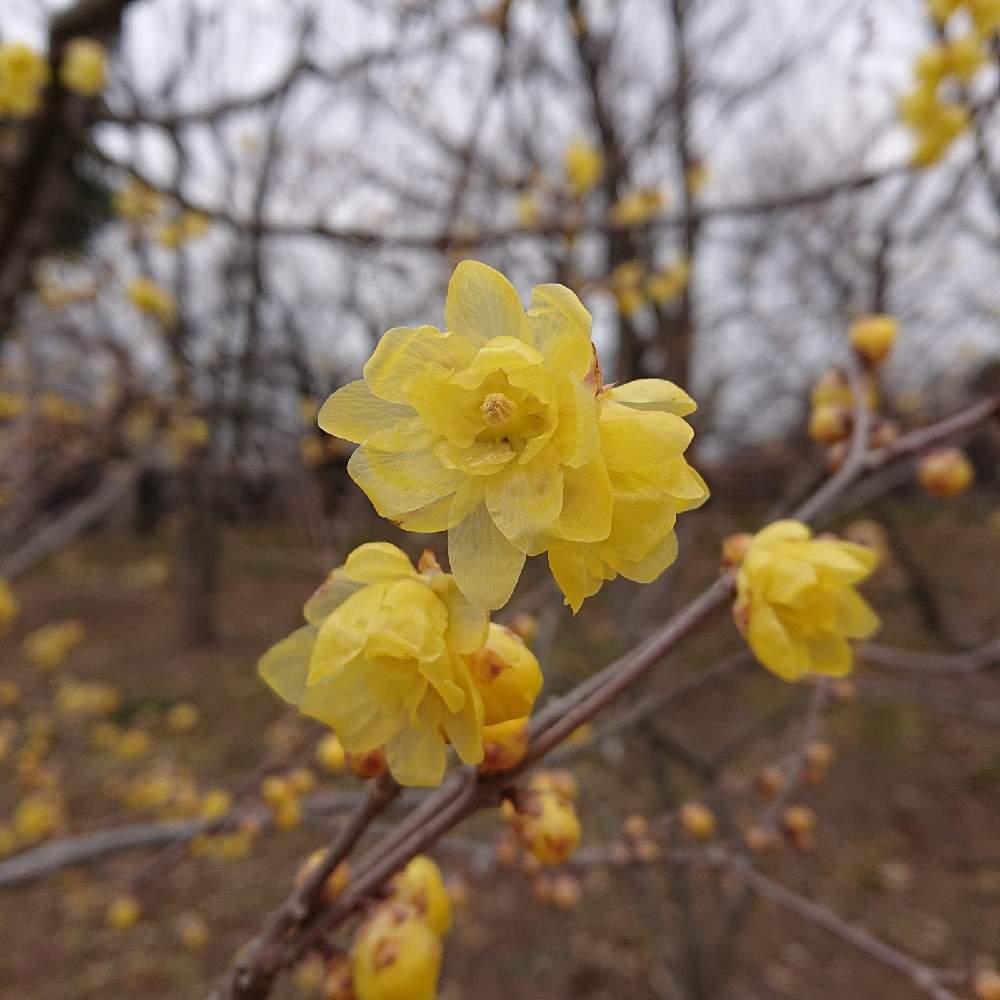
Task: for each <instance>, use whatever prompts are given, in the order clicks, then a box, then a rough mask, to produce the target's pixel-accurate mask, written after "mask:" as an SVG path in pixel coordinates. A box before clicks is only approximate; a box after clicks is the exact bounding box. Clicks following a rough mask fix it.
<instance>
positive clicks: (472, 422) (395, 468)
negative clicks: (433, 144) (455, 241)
mask: <svg viewBox="0 0 1000 1000" xmlns="http://www.w3.org/2000/svg"><path fill="white" fill-rule="evenodd" d="M445 321H446V325H447V327H448V332H441V331H440V330H437V329H435V328H434V327H430V326H423V327H418V328H409V327H400V328H396V329H393V330H390V331H389V332H388V333H386V334H385V335H384V336H383V338H382V340H381V341H380V342H379V344H378V346H377V347H376V349H375V353H374V354H373V355H372V357H371V358H370V360H369V361H368V363H367V364H366V365H365V367H364V371H363V376H364V377H363V378H362V379H360V380H358V381H356V382H351V383H349V384H348V385H346V386H344V387H343V388H341V389H339V390H338V391H337V392H335V393H334V394H333V395H332V396H331V397H330V398H329V399H328V400H327V402H326V403H325V404H324V406H323V408H322V410H321V411H320V415H319V424H320V426H321V427H322V428H323V429H324V430H325V431H327V432H328V433H330V434H333V435H335V436H337V437H342V438H345V439H347V440H349V441H354V442H356V443H358V444H360V445H361V447H359V448H358V449H357V450H356V451H355V452H354V454H353V455H352V456H351V460H350V462H349V463H348V472H349V473H350V475H351V478H352V479H353V480H354V481H355V483H357V484H358V485H359V486H360V487H361V488H362V489H363V490H364V491H365V493H366V494H367V495H368V497H369V499H370V500H371V501H372V503H373V504H374V506H375V509H376V510H377V511H378V512H379V514H381V515H382V516H383V517H388V518H390V519H391V520H393V521H395V522H396V523H397V524H399V525H400V526H401V527H403V528H405V529H406V530H408V531H420V532H429V531H445V530H447V531H448V532H449V536H448V555H449V560H450V562H451V570H452V572H453V573H454V575H455V580H456V582H457V583H458V586H459V587H460V588H461V590H462V592H463V593H464V594H465V596H466V597H467V598H468V599H469V601H471V602H472V603H473V604H475V605H476V606H478V607H483V608H490V609H493V608H499V607H502V606H503V605H504V604H505V603H506V601H507V599H508V598H509V597H510V595H511V593H512V591H513V589H514V586H515V584H516V583H517V580H518V578H519V576H520V574H521V570H522V567H523V565H524V561H525V558H526V557H527V556H530V555H539V554H541V553H542V552H545V551H549V550H551V548H552V547H553V546H554V545H559V544H561V543H566V544H567V545H568V546H570V547H572V546H573V545H580V546H584V547H586V546H592V547H599V548H600V553H601V554H600V558H601V559H602V560H603V561H604V562H605V563H607V564H609V565H610V566H616V564H619V563H621V564H622V565H625V564H629V563H632V562H634V561H637V560H638V561H642V560H646V559H647V557H649V556H650V552H651V550H650V549H649V548H648V547H647V545H646V544H645V539H646V538H647V536H648V535H649V533H650V532H652V533H653V534H654V535H656V539H657V542H662V541H663V540H664V538H665V534H664V532H665V531H666V530H668V527H667V526H665V522H664V517H666V519H667V520H669V522H670V523H669V528H672V525H673V517H674V515H675V513H676V511H677V510H678V509H686V505H687V502H688V501H692V500H697V501H698V502H700V500H703V499H704V497H705V495H706V493H705V491H704V484H703V483H702V484H700V486H698V488H697V489H695V487H694V486H692V485H690V484H689V482H688V480H689V479H690V476H689V473H688V471H687V470H688V467H687V466H686V463H684V462H683V459H681V462H677V461H676V459H677V458H678V457H679V456H681V455H682V453H683V451H684V449H685V448H686V447H687V445H688V443H689V442H690V440H691V429H690V427H688V425H687V424H686V423H685V422H684V421H683V419H681V417H680V416H679V415H678V414H677V412H676V411H675V409H674V407H676V406H677V405H682V406H683V407H685V408H686V410H685V412H690V411H691V410H692V409H694V404H693V403H692V402H691V401H690V400H689V399H688V397H686V396H685V395H684V394H683V393H681V392H680V390H678V389H677V388H676V387H675V386H673V385H671V384H670V383H667V382H662V381H659V380H643V381H641V382H634V383H630V384H629V385H626V386H620V387H617V388H613V389H608V390H607V391H604V390H603V387H602V385H601V380H600V372H599V366H598V365H597V363H596V359H595V354H594V348H593V345H592V343H591V338H590V327H591V319H590V314H589V313H588V312H587V310H586V309H585V308H584V307H583V304H582V303H581V302H580V300H579V299H578V298H577V297H576V296H575V295H574V294H573V292H571V291H570V290H569V289H568V288H564V287H563V286H562V285H538V286H536V287H535V288H534V289H533V291H532V298H531V307H530V308H529V309H528V311H527V312H525V311H524V309H523V307H522V305H521V302H520V300H519V298H518V296H517V293H516V291H515V290H514V288H513V286H512V285H511V284H510V282H509V281H508V280H507V279H506V278H505V277H504V276H503V275H501V274H500V273H498V272H497V271H494V270H493V269H492V268H489V267H487V266H486V265H484V264H480V263H477V262H475V261H465V262H463V263H462V264H459V266H458V267H457V268H456V269H455V273H454V275H453V276H452V279H451V282H450V284H449V287H448V296H447V300H446V302H445ZM599 397H600V398H599ZM682 480H683V484H684V485H680V484H681V481H682ZM698 482H699V483H700V480H698ZM616 486H617V489H618V493H619V496H620V497H621V505H620V506H619V508H618V509H619V511H620V514H619V518H618V521H617V522H616V521H615V520H614V517H613V511H614V508H615V497H614V492H613V491H614V489H615V488H616ZM673 486H678V488H680V489H681V492H680V493H679V494H678V497H679V498H680V499H681V500H682V501H683V503H682V507H681V508H678V507H677V506H676V505H673V506H671V507H670V509H669V510H667V512H666V514H663V512H661V511H660V509H659V505H660V503H661V501H663V500H664V499H665V498H667V497H668V496H670V495H671V494H670V488H671V487H673ZM640 494H642V495H643V497H644V498H645V499H646V500H648V501H649V505H650V506H651V507H653V506H655V507H656V508H657V509H656V511H655V512H651V514H650V516H651V518H652V523H653V525H655V527H652V528H650V527H649V526H647V525H646V524H644V523H643V524H640V523H631V521H630V520H629V519H630V516H631V515H630V512H629V509H628V503H629V497H632V496H633V495H634V499H635V500H636V502H637V503H639V504H640V506H639V507H638V508H636V509H637V510H639V511H640V512H641V513H642V516H643V517H645V513H644V512H645V510H646V508H644V507H642V505H641V501H640V497H639V495H640ZM632 533H636V534H637V535H639V536H642V539H643V541H642V542H641V543H637V544H632V543H633V542H636V539H634V538H632V537H631V535H632ZM620 544H624V545H625V549H624V550H622V551H618V550H617V546H619V545H620ZM574 551H576V552H579V553H583V552H584V551H585V549H578V550H574ZM566 558H568V557H565V558H564V559H563V561H564V562H565V561H566ZM580 558H584V557H583V556H582V555H581V556H580ZM551 562H552V559H551V556H550V563H551ZM660 562H662V559H661V560H660ZM616 571H617V572H624V570H622V569H617V570H616ZM595 573H596V574H597V575H600V576H601V577H602V578H603V579H610V578H611V577H612V576H614V575H615V573H614V572H612V571H610V570H608V569H602V570H595ZM595 573H592V574H591V576H594V575H595ZM639 576H641V577H642V578H646V577H647V576H648V573H647V572H646V569H645V567H643V568H642V569H641V570H639ZM566 577H567V573H562V574H559V573H557V580H559V582H560V584H561V585H562V579H565V578H566ZM635 578H638V577H635ZM649 579H652V577H649ZM598 586H599V584H598ZM564 589H565V588H564ZM578 589H579V588H575V590H574V596H573V597H572V598H570V594H569V593H567V598H568V599H570V603H571V604H572V605H573V606H574V607H579V603H580V601H581V600H582V598H578V597H577V596H576V591H577V590H578ZM585 589H587V590H588V592H589V593H594V592H595V590H596V587H593V586H591V585H589V584H588V585H587V587H586V588H585Z"/></svg>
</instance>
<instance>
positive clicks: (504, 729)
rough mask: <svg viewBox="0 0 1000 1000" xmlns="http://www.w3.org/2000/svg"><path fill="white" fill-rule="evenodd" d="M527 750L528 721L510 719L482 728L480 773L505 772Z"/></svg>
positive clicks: (517, 761) (518, 760)
mask: <svg viewBox="0 0 1000 1000" xmlns="http://www.w3.org/2000/svg"><path fill="white" fill-rule="evenodd" d="M527 750H528V720H527V719H510V720H509V721H508V722H498V723H497V724H496V725H494V726H483V762H482V764H480V765H479V770H480V771H507V770H509V769H510V768H512V767H513V766H514V765H515V764H517V763H519V762H520V761H521V758H522V757H524V755H525V753H527Z"/></svg>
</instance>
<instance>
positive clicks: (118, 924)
mask: <svg viewBox="0 0 1000 1000" xmlns="http://www.w3.org/2000/svg"><path fill="white" fill-rule="evenodd" d="M141 915H142V909H141V907H140V906H139V901H138V900H137V899H136V898H135V896H119V897H118V898H117V899H114V900H112V902H111V905H110V906H109V907H108V909H107V913H106V914H105V918H106V920H107V923H108V926H109V927H113V928H114V929H115V930H116V931H127V930H128V929H129V928H130V927H132V926H134V925H135V924H136V923H137V922H138V920H139V917H140V916H141Z"/></svg>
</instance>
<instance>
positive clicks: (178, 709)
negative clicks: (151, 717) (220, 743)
mask: <svg viewBox="0 0 1000 1000" xmlns="http://www.w3.org/2000/svg"><path fill="white" fill-rule="evenodd" d="M200 718H201V712H199V711H198V706H197V705H192V704H191V702H189V701H180V702H178V703H177V704H176V705H174V706H173V708H171V709H170V711H169V712H167V728H168V729H169V730H170V731H171V732H174V733H189V732H191V730H192V729H194V728H195V726H197V725H198V720H199V719H200Z"/></svg>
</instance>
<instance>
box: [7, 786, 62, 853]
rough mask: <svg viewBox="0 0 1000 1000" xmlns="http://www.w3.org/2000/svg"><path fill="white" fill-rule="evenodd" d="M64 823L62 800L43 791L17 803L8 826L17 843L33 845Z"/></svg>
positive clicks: (51, 793) (53, 794)
mask: <svg viewBox="0 0 1000 1000" xmlns="http://www.w3.org/2000/svg"><path fill="white" fill-rule="evenodd" d="M64 822H65V817H64V814H63V804H62V799H61V798H60V797H59V796H58V795H57V794H55V793H53V792H50V791H43V792H35V793H33V794H31V795H27V796H25V797H24V798H23V799H21V801H20V802H18V804H17V806H16V807H15V808H14V813H13V815H12V816H11V821H10V825H11V829H12V830H13V832H14V836H15V837H17V840H18V843H21V844H34V843H37V842H38V841H39V840H44V839H45V838H46V837H49V836H51V835H52V834H53V833H55V832H56V831H57V830H58V829H59V828H60V827H61V826H62V825H63V823H64Z"/></svg>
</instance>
